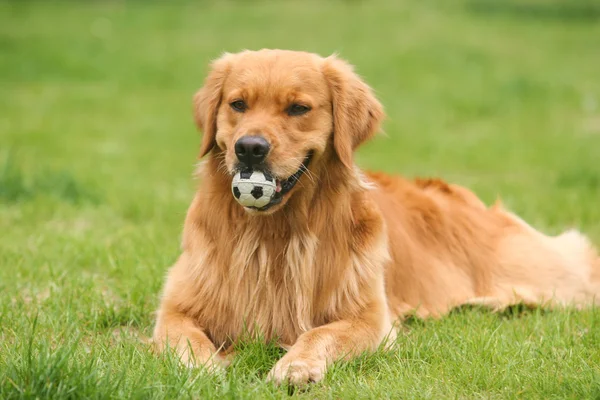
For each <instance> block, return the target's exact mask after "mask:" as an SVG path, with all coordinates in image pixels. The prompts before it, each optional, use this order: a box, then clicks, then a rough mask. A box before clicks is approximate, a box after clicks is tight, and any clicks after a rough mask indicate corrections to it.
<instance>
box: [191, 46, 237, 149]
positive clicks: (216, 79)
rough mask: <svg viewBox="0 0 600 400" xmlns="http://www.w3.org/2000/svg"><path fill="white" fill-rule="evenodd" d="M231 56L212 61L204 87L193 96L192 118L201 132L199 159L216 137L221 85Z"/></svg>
mask: <svg viewBox="0 0 600 400" xmlns="http://www.w3.org/2000/svg"><path fill="white" fill-rule="evenodd" d="M230 58H231V55H230V54H227V53H225V54H224V55H223V56H222V57H221V58H219V59H218V60H216V61H213V62H212V64H211V71H210V73H209V74H208V76H207V77H206V80H205V81H204V86H203V87H202V88H201V89H200V90H199V91H198V92H197V93H196V94H195V95H194V118H195V120H196V124H197V125H198V128H200V129H201V130H202V132H203V135H202V143H201V145H200V157H203V156H205V155H206V154H208V152H209V151H210V150H211V149H212V148H213V146H214V145H215V136H216V135H217V111H218V110H219V106H220V105H221V98H222V96H223V83H224V82H225V78H226V77H227V74H228V73H229V69H230V66H231V60H230Z"/></svg>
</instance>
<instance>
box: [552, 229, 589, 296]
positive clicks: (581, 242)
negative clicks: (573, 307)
mask: <svg viewBox="0 0 600 400" xmlns="http://www.w3.org/2000/svg"><path fill="white" fill-rule="evenodd" d="M549 239H550V241H551V245H552V247H553V248H554V250H555V251H557V252H558V253H559V254H560V256H561V258H562V259H563V260H564V263H565V265H568V268H569V269H570V272H571V273H574V274H575V275H577V276H579V277H580V279H581V290H582V291H583V292H585V293H586V297H587V298H588V299H591V301H593V302H594V303H596V304H600V256H599V255H598V251H597V250H596V248H595V247H594V246H593V245H592V243H591V242H590V240H589V239H588V238H587V237H585V236H584V235H582V234H581V233H580V232H578V231H576V230H570V231H567V232H565V233H563V234H561V235H559V236H555V237H551V238H549ZM586 302H589V300H588V301H586Z"/></svg>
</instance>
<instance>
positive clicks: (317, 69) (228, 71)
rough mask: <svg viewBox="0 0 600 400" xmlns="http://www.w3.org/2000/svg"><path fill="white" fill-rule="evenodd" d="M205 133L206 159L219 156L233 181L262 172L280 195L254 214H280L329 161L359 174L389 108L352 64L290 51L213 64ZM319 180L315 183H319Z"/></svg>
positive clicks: (201, 110) (202, 118) (205, 99)
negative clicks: (358, 163)
mask: <svg viewBox="0 0 600 400" xmlns="http://www.w3.org/2000/svg"><path fill="white" fill-rule="evenodd" d="M195 113H196V121H197V123H198V125H199V126H200V128H201V129H202V130H203V131H204V137H203V141H202V148H201V156H203V155H205V154H207V153H209V152H210V151H211V149H215V151H214V152H213V156H215V157H217V156H218V157H222V162H223V168H225V169H226V170H227V172H228V173H229V174H230V175H231V176H233V174H235V173H236V172H238V171H240V170H245V169H253V170H262V171H264V172H267V173H268V174H270V175H272V176H273V177H274V178H275V180H276V193H275V195H274V197H273V199H272V200H271V202H270V203H269V204H267V206H265V207H263V208H261V209H260V210H253V211H254V212H257V211H258V212H265V213H266V212H268V213H272V212H274V211H276V210H278V209H280V208H281V207H282V206H283V205H284V204H285V203H286V202H287V201H288V199H289V198H290V197H291V196H292V195H293V193H294V192H295V191H297V190H299V189H300V188H299V187H297V186H296V183H297V182H298V181H300V180H301V179H302V176H303V175H304V174H305V173H306V172H308V171H311V170H315V169H318V168H316V166H317V165H318V164H319V163H320V162H324V161H323V160H325V159H330V158H331V157H323V156H324V155H325V154H326V153H327V152H330V153H331V154H334V155H335V156H334V157H333V159H334V160H335V162H337V163H338V164H339V165H340V166H342V167H345V168H349V169H352V165H353V164H352V152H353V150H354V149H355V148H356V147H357V146H358V145H359V144H360V143H361V142H363V141H364V140H366V139H368V138H369V137H370V136H372V135H373V134H374V133H375V131H376V130H377V128H378V125H379V122H380V120H381V118H382V116H383V111H382V109H381V105H380V104H379V102H377V100H376V99H375V98H374V96H373V95H372V93H371V90H370V89H369V87H368V86H367V85H366V84H364V83H363V82H362V81H361V80H360V79H359V78H358V77H357V76H356V75H355V74H354V73H353V72H352V69H351V67H350V66H349V65H348V64H346V63H345V62H343V61H341V60H338V59H336V58H334V57H330V58H322V57H319V56H317V55H314V54H310V53H304V52H292V51H282V50H261V51H256V52H255V51H245V52H242V53H238V54H226V55H224V56H223V57H221V58H220V59H219V60H217V61H215V62H214V63H213V65H212V71H211V73H210V74H209V76H208V78H207V80H206V82H205V85H204V87H203V88H202V89H200V91H199V92H198V93H197V94H196V96H195ZM317 181H318V177H317V179H314V178H313V179H312V180H310V182H311V184H318V183H317Z"/></svg>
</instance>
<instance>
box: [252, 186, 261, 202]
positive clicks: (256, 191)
mask: <svg viewBox="0 0 600 400" xmlns="http://www.w3.org/2000/svg"><path fill="white" fill-rule="evenodd" d="M250 194H251V195H252V197H254V198H255V199H260V198H261V197H262V195H263V190H262V186H254V187H253V188H252V191H251V192H250Z"/></svg>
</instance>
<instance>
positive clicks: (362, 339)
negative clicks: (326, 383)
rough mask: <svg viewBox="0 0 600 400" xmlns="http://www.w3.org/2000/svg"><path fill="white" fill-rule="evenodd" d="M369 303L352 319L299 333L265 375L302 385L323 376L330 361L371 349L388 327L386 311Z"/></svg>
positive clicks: (275, 380) (389, 326) (279, 382)
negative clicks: (283, 354) (367, 306)
mask: <svg viewBox="0 0 600 400" xmlns="http://www.w3.org/2000/svg"><path fill="white" fill-rule="evenodd" d="M383 308H384V307H383V306H381V305H379V304H378V305H375V306H371V307H369V308H368V309H366V310H365V311H364V312H363V313H362V315H360V316H359V317H358V318H354V319H346V320H340V321H336V322H333V323H330V324H327V325H323V326H320V327H317V328H314V329H312V330H310V331H308V332H305V333H303V334H302V335H300V337H299V338H298V340H297V341H296V343H295V344H294V345H293V346H292V347H291V348H290V350H289V352H288V353H287V354H286V355H285V356H283V357H282V358H281V359H280V360H279V361H278V362H277V364H275V366H274V367H273V369H272V370H271V372H270V373H269V376H268V379H269V380H271V381H273V382H275V383H276V384H281V383H282V382H285V381H288V382H289V383H291V384H294V385H302V384H304V383H307V382H309V381H312V382H318V381H320V380H321V379H323V376H324V375H325V371H326V369H327V365H328V364H330V363H331V362H333V361H335V360H338V359H342V358H350V357H352V356H356V355H358V354H360V353H362V352H365V351H373V350H375V349H376V348H377V346H378V345H379V344H380V343H381V342H382V341H383V339H384V338H385V335H386V334H388V333H389V332H390V331H391V324H390V322H389V318H388V317H384V316H386V315H387V311H385V310H384V309H383Z"/></svg>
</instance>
